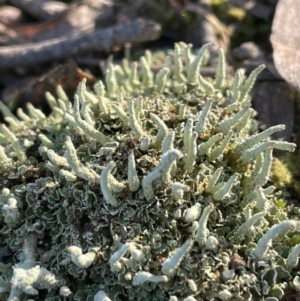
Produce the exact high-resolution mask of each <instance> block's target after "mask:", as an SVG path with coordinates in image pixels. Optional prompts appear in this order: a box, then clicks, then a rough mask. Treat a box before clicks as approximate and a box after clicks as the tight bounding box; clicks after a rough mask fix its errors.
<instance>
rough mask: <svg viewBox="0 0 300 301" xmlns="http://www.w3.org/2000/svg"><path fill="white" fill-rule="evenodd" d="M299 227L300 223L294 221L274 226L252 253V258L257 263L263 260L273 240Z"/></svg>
mask: <svg viewBox="0 0 300 301" xmlns="http://www.w3.org/2000/svg"><path fill="white" fill-rule="evenodd" d="M297 227H300V222H299V221H294V220H287V221H283V222H281V223H279V224H277V225H274V226H273V227H271V228H270V229H269V230H268V231H267V232H266V233H265V234H264V235H263V237H262V238H261V239H260V240H259V241H258V243H257V245H256V248H255V249H254V250H253V251H252V252H251V256H252V257H253V258H254V259H255V260H257V261H259V260H261V259H262V258H263V257H264V256H265V254H266V251H267V248H268V245H269V242H270V241H271V240H272V239H274V238H276V237H277V236H279V235H283V234H285V233H286V232H287V231H289V230H291V229H293V228H297Z"/></svg>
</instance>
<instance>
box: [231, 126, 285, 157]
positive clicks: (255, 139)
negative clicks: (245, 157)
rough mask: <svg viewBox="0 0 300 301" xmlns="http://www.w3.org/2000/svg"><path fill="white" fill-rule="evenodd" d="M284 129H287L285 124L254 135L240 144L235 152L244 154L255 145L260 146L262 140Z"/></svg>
mask: <svg viewBox="0 0 300 301" xmlns="http://www.w3.org/2000/svg"><path fill="white" fill-rule="evenodd" d="M284 129H285V125H283V124H280V125H276V126H272V127H270V128H268V129H266V130H264V131H263V132H261V133H259V134H256V135H253V136H250V137H249V138H247V139H246V140H244V141H242V142H240V143H238V144H237V146H236V149H235V151H237V152H239V153H242V152H244V151H246V150H248V149H251V148H252V147H254V146H255V145H257V144H259V143H260V142H261V141H262V140H264V139H266V138H268V137H269V136H271V135H272V134H274V133H276V132H280V131H283V130H284Z"/></svg>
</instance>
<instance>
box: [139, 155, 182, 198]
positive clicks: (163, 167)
mask: <svg viewBox="0 0 300 301" xmlns="http://www.w3.org/2000/svg"><path fill="white" fill-rule="evenodd" d="M181 157H182V154H181V152H180V151H179V150H177V149H173V150H169V151H167V152H166V153H164V154H163V155H162V156H161V160H160V162H159V165H158V166H157V167H156V169H155V170H153V171H152V172H150V173H149V174H148V175H147V176H144V178H143V181H142V186H143V191H144V194H145V197H146V199H148V200H150V199H152V198H153V197H154V190H153V187H152V185H153V182H154V181H155V180H157V179H159V178H161V177H163V178H164V180H165V182H168V181H170V169H171V166H172V164H173V162H175V161H176V160H178V159H180V158H181Z"/></svg>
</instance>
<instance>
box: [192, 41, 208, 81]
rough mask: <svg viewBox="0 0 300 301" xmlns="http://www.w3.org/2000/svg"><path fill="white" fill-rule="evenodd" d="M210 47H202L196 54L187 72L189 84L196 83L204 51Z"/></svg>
mask: <svg viewBox="0 0 300 301" xmlns="http://www.w3.org/2000/svg"><path fill="white" fill-rule="evenodd" d="M210 46H211V44H205V45H203V46H202V47H201V48H200V50H199V51H198V53H197V56H196V57H195V58H194V60H193V62H192V63H191V65H190V67H189V69H188V70H187V78H188V82H190V83H198V79H199V74H200V72H199V70H200V66H201V63H202V60H203V57H204V53H205V51H207V49H208V48H209V47H210Z"/></svg>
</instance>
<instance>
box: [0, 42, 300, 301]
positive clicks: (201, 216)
mask: <svg viewBox="0 0 300 301" xmlns="http://www.w3.org/2000/svg"><path fill="white" fill-rule="evenodd" d="M209 47H210V45H205V46H203V47H202V48H201V49H200V50H199V51H198V53H197V54H196V55H194V54H193V53H192V51H191V45H186V44H184V43H177V44H176V45H175V50H174V52H169V53H168V57H166V58H165V64H164V67H163V68H162V69H161V70H160V71H159V72H158V73H157V74H154V72H152V71H151V61H152V60H153V59H154V58H155V55H152V54H151V53H150V52H147V53H146V54H145V56H144V57H143V58H141V60H140V67H141V68H140V69H138V64H137V63H130V62H129V61H128V60H123V62H122V65H121V66H114V65H113V64H109V68H108V71H107V73H106V80H105V82H102V81H99V82H98V83H97V84H96V85H95V86H94V92H93V91H92V90H89V89H88V87H87V86H86V81H85V80H83V81H82V82H81V83H80V85H79V87H78V89H77V91H76V93H75V97H74V103H73V104H72V102H71V101H70V100H69V99H68V97H67V96H66V94H65V93H64V91H63V90H62V88H61V87H60V86H59V87H58V89H57V95H58V99H55V98H54V97H53V96H52V95H51V94H49V93H47V94H46V98H47V102H48V104H49V106H50V108H51V110H52V113H51V114H50V115H49V116H45V114H44V113H43V112H42V111H40V110H39V109H37V108H35V107H33V106H32V105H30V104H28V105H27V112H26V113H25V112H23V111H22V110H21V109H18V110H17V116H14V114H12V113H11V112H10V111H9V109H8V107H7V106H5V105H4V104H3V103H0V110H1V112H2V113H3V115H4V117H5V118H4V120H5V121H6V123H7V125H1V128H0V160H1V163H0V189H1V191H2V192H1V194H0V224H1V227H0V236H1V242H0V299H1V300H9V301H19V300H35V301H44V300H47V301H59V300H64V301H65V300H74V301H79V300H80V301H81V300H94V301H109V300H113V301H123V300H126V301H127V300H134V301H144V300H146V301H147V300H156V301H167V300H172V301H174V300H179V301H183V300H185V301H192V300H197V301H200V300H201V301H202V300H203V301H208V300H232V301H242V300H258V301H263V300H266V301H271V300H272V301H277V300H280V298H282V296H283V295H284V292H285V290H288V289H294V288H297V289H298V288H299V287H300V284H299V283H300V281H299V275H298V271H297V266H298V257H299V250H300V247H299V234H298V233H299V221H298V219H299V218H298V217H294V216H292V215H289V212H288V208H287V207H285V206H282V204H284V201H283V200H282V198H284V197H285V196H286V195H287V193H286V192H280V191H277V190H276V188H275V186H274V185H272V182H271V181H270V170H271V166H272V160H273V155H272V151H273V149H274V148H276V149H280V150H287V151H293V150H294V148H295V145H294V144H292V143H287V142H282V141H272V140H271V138H270V136H271V135H272V134H273V133H275V132H278V131H281V130H283V129H284V126H283V125H279V126H274V127H271V128H270V129H266V130H264V131H263V132H261V133H258V131H257V128H258V126H257V122H256V121H255V120H254V119H253V116H254V113H255V112H254V110H253V109H251V108H250V98H251V97H250V90H251V87H252V86H253V84H254V80H255V78H256V77H257V76H258V74H259V72H261V71H262V69H263V66H260V67H258V68H257V69H255V70H254V71H253V72H252V73H251V74H250V76H249V77H248V78H246V76H245V73H244V71H243V70H237V71H236V74H235V76H234V78H233V79H229V78H227V76H226V72H225V71H226V68H225V57H224V53H223V52H222V51H221V50H220V51H219V63H218V66H217V70H216V76H215V78H214V79H213V78H203V77H202V76H200V74H199V70H200V68H201V66H202V65H203V64H204V62H205V61H206V57H207V53H208V49H209ZM160 55H161V54H160ZM280 204H281V205H280Z"/></svg>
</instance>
